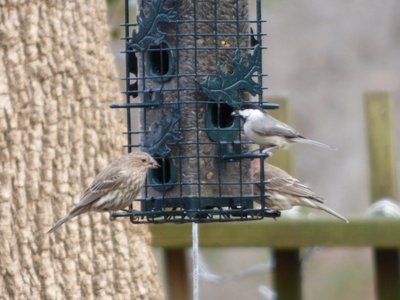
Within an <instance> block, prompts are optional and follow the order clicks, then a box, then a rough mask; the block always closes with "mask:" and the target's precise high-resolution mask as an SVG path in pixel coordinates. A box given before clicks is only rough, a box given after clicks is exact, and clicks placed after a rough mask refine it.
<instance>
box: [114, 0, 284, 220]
mask: <svg viewBox="0 0 400 300" xmlns="http://www.w3.org/2000/svg"><path fill="white" fill-rule="evenodd" d="M137 9H138V13H137V21H136V22H135V21H134V18H132V17H131V12H130V10H131V7H130V6H129V1H128V0H126V2H125V23H124V24H123V26H124V28H125V37H124V40H125V45H126V47H125V51H124V53H125V57H126V76H125V78H123V80H124V81H125V83H126V85H125V90H124V92H123V93H124V94H125V103H121V104H113V105H112V106H111V107H112V108H119V109H123V110H125V113H126V119H127V130H126V132H125V134H126V135H127V145H126V147H127V148H128V151H131V149H133V148H141V149H142V150H144V151H147V152H148V153H150V154H151V155H153V157H155V158H156V159H157V161H158V162H159V164H160V165H161V167H160V168H159V169H156V170H152V171H150V172H149V174H148V180H147V184H146V186H145V188H144V191H143V194H142V197H141V199H138V201H140V209H133V208H132V207H131V208H130V210H129V211H126V212H115V213H113V216H114V217H130V218H131V221H132V222H133V223H148V222H151V223H165V222H174V223H184V222H225V221H237V220H259V219H263V218H264V217H278V216H279V215H280V214H279V212H276V211H271V210H269V209H268V208H266V207H265V198H266V197H267V195H266V194H265V191H264V175H263V161H264V159H265V158H266V155H267V154H263V153H254V152H251V151H249V150H250V148H251V143H250V142H248V141H246V140H244V139H243V137H242V136H241V126H240V120H239V119H237V118H234V117H233V116H231V113H232V112H233V111H234V110H235V109H237V108H239V107H240V106H241V105H242V104H243V103H245V102H252V103H256V104H258V105H260V106H262V107H264V108H276V107H277V106H276V105H274V104H271V103H264V102H263V91H264V90H265V88H264V87H263V78H264V77H265V76H266V75H265V74H263V72H262V51H263V50H264V49H265V47H264V46H263V44H262V38H263V36H264V35H265V34H264V33H263V32H262V24H263V23H264V22H265V21H264V20H263V19H262V18H261V0H257V1H255V7H254V9H255V18H254V19H251V18H250V17H249V8H248V3H247V1H245V0H228V1H226V0H223V1H218V0H204V1H195V0H190V1H188V0H181V1H178V0H176V1H172V0H150V1H138V4H137ZM254 158H259V159H260V169H261V172H260V173H261V174H260V178H257V179H256V178H253V177H252V174H251V159H254ZM255 185H257V186H259V188H258V187H257V189H259V190H258V192H257V195H256V196H255V191H254V190H255ZM255 200H258V202H259V204H260V205H259V206H260V207H255V205H254V202H255Z"/></svg>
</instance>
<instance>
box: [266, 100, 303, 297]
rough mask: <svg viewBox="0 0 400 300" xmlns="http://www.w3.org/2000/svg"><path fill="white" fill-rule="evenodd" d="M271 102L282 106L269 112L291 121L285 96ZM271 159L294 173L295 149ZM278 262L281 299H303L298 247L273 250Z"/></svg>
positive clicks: (277, 269) (285, 151)
mask: <svg viewBox="0 0 400 300" xmlns="http://www.w3.org/2000/svg"><path fill="white" fill-rule="evenodd" d="M268 100H269V101H270V102H273V103H277V104H279V105H280V108H279V109H277V110H271V111H269V113H270V114H271V115H272V116H273V117H275V118H277V119H278V120H280V121H282V122H285V123H290V111H289V108H288V102H287V101H286V99H284V98H281V97H279V98H269V99H268ZM269 161H270V162H271V163H272V164H273V165H276V166H279V167H280V168H282V169H284V170H285V171H287V172H289V173H290V174H293V169H294V168H293V151H292V150H284V151H275V152H274V155H273V156H272V157H271V158H270V159H269ZM273 257H274V259H275V263H276V270H275V274H274V286H275V289H276V291H277V294H278V297H279V300H291V299H298V300H300V299H302V291H301V263H300V255H299V249H298V248H289V249H280V250H273Z"/></svg>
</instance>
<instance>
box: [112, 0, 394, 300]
mask: <svg viewBox="0 0 400 300" xmlns="http://www.w3.org/2000/svg"><path fill="white" fill-rule="evenodd" d="M108 2H109V20H110V24H111V27H112V32H111V35H112V37H113V42H112V45H111V47H112V48H113V51H114V53H115V57H116V63H117V65H118V68H119V71H120V74H121V77H122V76H123V74H124V72H125V71H124V55H123V54H121V53H120V51H121V50H123V49H124V44H123V42H122V41H121V40H119V38H120V37H121V36H122V33H123V32H122V27H120V26H119V24H121V23H123V10H124V4H123V1H120V0H115V1H108ZM134 2H135V1H132V10H133V11H134V10H135V5H134ZM249 2H255V1H249ZM399 12H400V1H398V0H381V1H376V0H375V1H372V0H335V1H332V0H330V1H329V0H296V1H293V0H292V1H288V0H279V1H278V0H266V1H264V5H263V17H264V18H265V19H266V20H267V23H266V25H265V32H266V33H267V34H268V36H267V37H266V38H265V39H264V41H263V43H264V45H267V46H268V50H267V51H265V53H264V55H265V56H264V58H263V63H264V66H263V67H264V68H265V69H264V72H266V73H268V74H269V77H268V78H267V79H266V86H267V87H268V88H269V90H267V92H266V94H265V96H266V97H267V98H269V97H271V98H273V97H275V96H285V97H287V99H288V100H289V102H290V107H291V111H292V117H293V122H292V123H293V125H295V127H296V128H297V129H298V130H299V131H300V132H302V133H303V134H304V135H305V136H306V137H309V138H312V139H316V140H319V141H322V142H324V143H327V144H330V145H333V146H336V147H338V148H339V150H338V151H336V152H334V153H332V152H331V151H324V150H321V149H319V148H316V147H309V146H305V145H297V146H295V147H293V148H294V153H295V175H296V177H298V178H299V179H301V180H302V181H303V182H305V183H306V184H308V185H310V186H311V187H312V188H313V189H314V190H315V191H316V192H317V193H318V194H320V195H322V196H324V197H325V199H326V203H327V204H328V205H329V206H330V207H331V208H333V209H334V210H336V211H338V212H340V213H341V214H343V215H345V216H352V215H362V214H365V211H366V209H367V208H368V205H369V201H370V200H369V186H368V180H369V178H368V163H367V162H368V160H367V159H368V153H367V147H366V134H365V122H364V111H363V109H364V107H363V96H364V94H365V93H366V92H370V91H387V92H389V93H390V95H391V96H392V98H393V99H394V100H395V101H394V104H395V105H394V114H395V116H398V115H399V113H400V105H399V104H398V99H400V51H399V50H400V18H399V17H398V14H399ZM121 84H122V81H121ZM396 121H397V120H396ZM398 132H400V124H399V122H398V121H397V122H396V131H395V135H396V137H398ZM397 157H400V153H399V147H397ZM399 167H400V163H399V161H398V160H397V170H399ZM154 251H155V253H156V255H157V257H158V259H159V261H161V260H162V255H161V252H160V250H159V249H154ZM201 251H202V255H203V257H204V262H205V263H206V265H207V267H208V268H209V269H208V271H209V272H213V273H215V274H217V275H223V274H233V273H237V272H240V270H241V269H243V268H248V267H250V266H253V265H259V264H265V263H267V262H268V261H269V251H268V249H248V248H246V249H232V248H230V249H222V250H221V249H218V250H214V249H201ZM188 255H189V254H188ZM302 257H303V286H304V299H306V300H314V299H315V300H317V299H324V300H330V299H338V298H339V299H342V300H346V299H348V300H353V299H366V300H367V299H375V295H374V282H373V266H372V261H371V250H370V249H367V248H351V249H349V248H329V249H328V248H327V249H323V248H313V249H304V250H303V253H302ZM160 272H162V266H161V264H160ZM214 279H215V278H214ZM225 279H226V280H225V281H223V282H215V283H212V282H207V281H205V280H202V281H201V285H200V288H201V291H200V295H201V299H217V298H222V297H228V298H229V299H230V300H235V299H245V298H248V299H270V298H268V296H267V294H268V293H266V292H265V289H263V288H262V287H261V288H260V286H261V285H267V286H269V287H271V276H270V274H269V273H268V271H262V272H252V273H251V274H248V275H247V276H244V277H240V276H239V278H238V279H232V280H230V279H229V278H225ZM214 281H215V280H214Z"/></svg>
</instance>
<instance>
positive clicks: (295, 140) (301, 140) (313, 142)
mask: <svg viewBox="0 0 400 300" xmlns="http://www.w3.org/2000/svg"><path fill="white" fill-rule="evenodd" d="M292 140H293V141H294V142H296V143H303V144H310V145H314V146H317V147H321V148H326V149H330V150H337V148H336V147H332V146H329V145H327V144H324V143H321V142H317V141H314V140H310V139H306V138H294V139H292Z"/></svg>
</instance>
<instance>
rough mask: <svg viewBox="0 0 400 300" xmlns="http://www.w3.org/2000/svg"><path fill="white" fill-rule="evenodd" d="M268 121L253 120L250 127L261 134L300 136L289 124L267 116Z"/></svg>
mask: <svg viewBox="0 0 400 300" xmlns="http://www.w3.org/2000/svg"><path fill="white" fill-rule="evenodd" d="M269 118H270V119H269V120H268V122H253V124H252V125H253V126H252V129H253V130H254V132H256V133H257V134H259V135H261V136H273V135H277V136H283V137H287V138H296V137H300V134H299V133H298V132H297V131H296V130H294V129H293V128H292V127H290V126H289V125H286V124H285V123H282V122H279V121H278V120H276V119H273V118H272V117H270V116H269Z"/></svg>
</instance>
